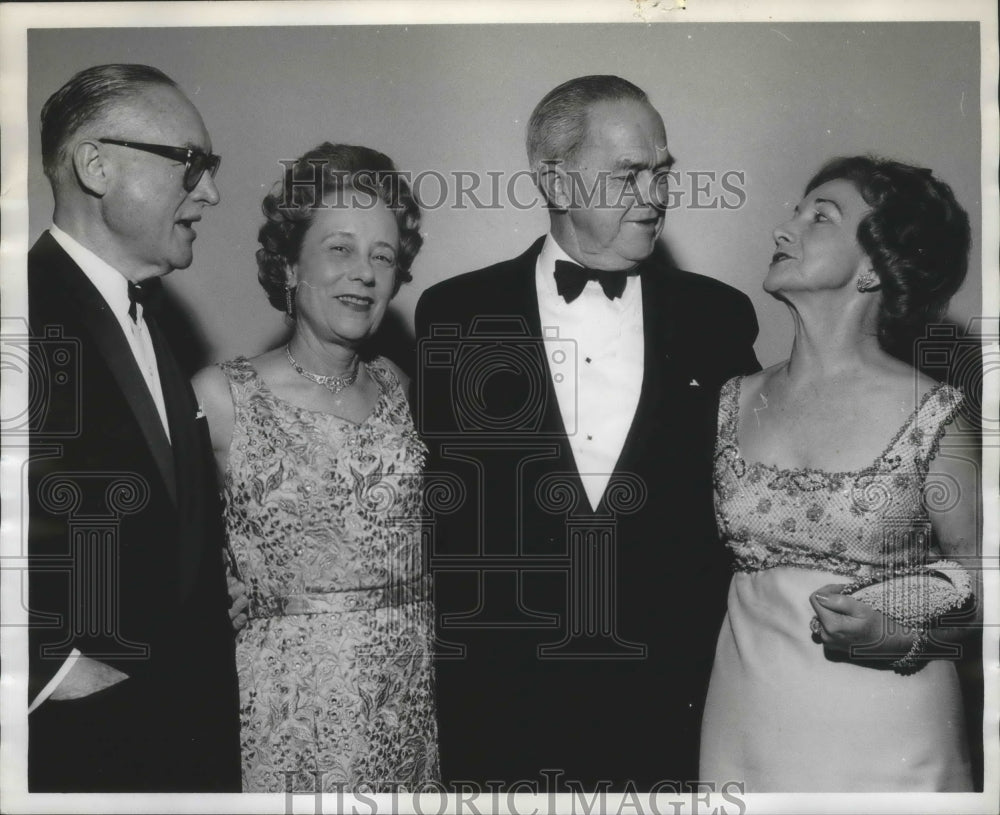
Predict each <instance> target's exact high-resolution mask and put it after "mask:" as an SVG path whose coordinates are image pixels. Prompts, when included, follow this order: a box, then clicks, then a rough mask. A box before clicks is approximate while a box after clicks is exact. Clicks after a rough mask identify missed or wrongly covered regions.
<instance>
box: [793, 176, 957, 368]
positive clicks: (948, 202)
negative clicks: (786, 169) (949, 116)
mask: <svg viewBox="0 0 1000 815" xmlns="http://www.w3.org/2000/svg"><path fill="white" fill-rule="evenodd" d="M836 179H845V180H847V181H850V182H851V183H852V184H854V186H855V188H857V190H858V192H859V193H861V197H862V198H864V200H865V202H866V203H867V204H868V205H869V206H870V207H871V208H872V209H871V212H869V213H868V214H867V215H866V216H865V217H864V218H863V219H862V220H861V223H860V224H858V235H857V238H858V243H859V244H860V245H861V248H862V249H864V251H865V252H866V253H867V255H868V257H869V258H870V259H871V261H872V266H873V267H874V270H875V273H876V274H877V275H878V279H879V283H880V285H881V293H882V302H881V307H880V309H879V315H878V336H879V342H880V343H881V345H882V347H883V348H884V349H885V350H887V351H889V352H890V353H893V354H896V355H897V356H900V357H901V358H903V359H909V358H910V357H911V356H912V353H913V341H914V340H915V339H917V338H918V337H920V336H923V334H924V332H925V330H926V326H927V325H928V324H929V323H933V322H935V321H938V320H940V319H941V318H942V317H943V316H944V313H945V310H946V308H947V306H948V301H949V300H950V299H951V297H952V295H954V294H955V292H957V291H958V290H959V288H960V287H961V286H962V282H963V281H964V280H965V274H966V271H967V270H968V265H969V244H970V241H971V234H970V230H969V216H968V214H966V212H965V210H964V209H963V208H962V206H961V205H960V204H959V203H958V202H957V201H956V200H955V195H954V193H953V192H952V191H951V187H949V186H948V185H947V184H945V183H944V182H943V181H940V180H938V179H936V178H934V176H933V175H932V173H931V171H930V170H927V169H924V168H922V167H913V166H911V165H909V164H903V163H901V162H898V161H890V160H888V159H882V158H878V157H876V156H849V157H844V158H835V159H833V160H831V161H829V162H828V163H827V164H826V165H825V166H824V167H823V168H822V169H821V170H820V171H819V172H818V173H817V174H816V175H815V176H813V178H812V180H811V181H810V182H809V185H808V186H807V187H806V194H807V195H808V194H809V193H810V192H811V191H812V190H814V189H815V188H816V187H818V186H820V185H821V184H825V183H826V182H828V181H834V180H836Z"/></svg>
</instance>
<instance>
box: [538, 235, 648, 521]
mask: <svg viewBox="0 0 1000 815" xmlns="http://www.w3.org/2000/svg"><path fill="white" fill-rule="evenodd" d="M557 260H567V261H569V262H570V263H575V261H574V260H573V259H572V258H571V257H570V256H569V255H567V254H566V252H565V251H563V249H562V247H561V246H559V244H558V243H557V242H556V240H555V238H553V237H552V235H551V234H549V235H548V237H546V239H545V243H544V244H543V246H542V251H541V253H540V254H539V256H538V260H537V262H536V263H535V289H536V291H537V293H538V311H539V316H540V317H541V323H542V338H543V342H544V344H545V352H546V353H545V356H546V359H547V360H548V363H549V375H550V376H551V377H552V385H553V387H554V389H555V393H556V399H557V400H558V402H559V412H560V414H562V419H563V424H564V426H565V428H566V435H567V436H568V437H569V443H570V447H571V448H572V450H573V457H574V460H575V462H576V468H577V470H578V471H579V473H580V478H581V480H582V481H583V486H584V489H585V490H586V492H587V498H588V500H589V501H590V505H591V506H592V507H593V508H594V509H597V505H598V504H599V503H600V501H601V496H602V495H603V494H604V490H605V489H606V488H607V486H608V481H609V480H610V478H611V474H612V473H613V472H614V470H615V465H616V464H617V462H618V457H619V456H620V455H621V452H622V448H623V447H624V446H625V439H626V437H627V436H628V432H629V429H630V428H631V426H632V419H633V418H634V417H635V411H636V407H637V406H638V404H639V393H640V391H641V390H642V375H643V368H644V365H643V357H644V354H645V344H644V342H643V325H642V281H641V280H640V278H639V276H638V275H637V274H629V275H628V279H627V281H626V283H625V291H624V292H623V293H622V296H621V297H618V298H615V299H614V300H609V299H608V297H607V295H606V294H605V293H604V289H602V288H601V284H600V283H598V282H597V281H596V280H589V281H587V284H586V286H585V287H584V289H583V292H582V293H581V294H580V296H579V297H578V298H576V299H575V300H574V301H573V302H572V303H567V302H566V301H565V300H564V299H563V298H562V296H561V295H560V294H559V292H558V291H557V290H556V281H555V266H556V261H557Z"/></svg>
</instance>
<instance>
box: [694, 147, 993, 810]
mask: <svg viewBox="0 0 1000 815" xmlns="http://www.w3.org/2000/svg"><path fill="white" fill-rule="evenodd" d="M969 235H970V233H969V223H968V218H967V216H966V214H965V212H964V211H963V210H962V208H961V207H960V206H959V205H958V203H957V202H956V201H955V198H954V196H953V195H952V192H951V190H950V188H949V187H948V186H947V185H945V184H943V183H942V182H940V181H938V180H937V179H935V178H933V176H932V175H931V173H930V171H928V170H922V169H918V168H915V167H910V166H908V165H905V164H899V163H897V162H892V161H885V160H879V159H873V158H869V157H855V158H848V159H838V160H834V161H833V162H831V163H830V164H828V165H827V166H826V167H824V168H823V169H822V170H821V171H820V172H819V173H818V174H817V175H816V176H815V177H814V178H813V179H812V181H811V182H810V183H809V185H808V187H807V188H806V194H805V198H804V199H803V200H802V202H801V203H800V204H799V205H798V206H797V207H796V208H795V212H794V214H793V215H792V217H791V218H790V219H789V220H788V221H787V222H786V223H784V224H782V225H781V226H779V227H778V228H777V229H776V230H775V232H774V239H775V244H776V251H775V254H774V257H773V260H772V263H771V266H770V269H769V271H768V273H767V277H766V279H765V281H764V288H765V290H766V291H768V292H770V293H771V294H772V295H774V296H775V297H777V298H778V299H780V300H782V301H783V302H784V303H785V304H786V305H787V306H788V308H789V310H790V312H791V315H792V319H793V322H794V325H795V339H794V342H793V345H792V351H791V355H790V357H789V359H788V360H786V361H785V362H782V363H780V364H778V365H775V366H773V367H771V368H769V369H767V370H764V371H762V372H761V373H759V374H755V375H752V376H748V377H743V378H738V379H733V380H730V381H729V382H728V383H726V385H725V386H724V387H723V391H722V394H721V402H720V409H719V436H718V443H717V447H716V463H715V489H716V495H715V501H716V512H717V516H718V523H719V528H720V531H721V534H722V536H723V538H724V540H725V542H726V544H727V545H728V546H729V548H730V549H731V550H732V552H733V554H734V556H735V565H736V574H735V575H734V578H733V581H732V584H731V586H730V592H729V607H728V614H727V617H726V620H725V622H724V624H723V627H722V631H721V634H720V637H719V643H718V647H717V651H716V658H715V664H714V668H713V672H712V678H711V682H710V687H709V693H708V700H707V705H706V710H705V715H704V726H703V731H702V744H701V768H700V775H699V777H700V778H702V779H703V780H712V781H715V782H716V783H718V784H720V785H722V784H725V783H726V782H740V783H743V784H744V785H745V790H746V791H747V792H803V791H811V792H861V791H881V792H903V791H905V792H911V791H914V792H915V791H964V790H969V789H970V788H971V786H970V784H971V779H970V767H969V753H968V746H967V741H966V738H967V737H966V733H965V719H964V713H963V707H962V698H961V694H960V689H959V683H958V676H957V672H956V669H955V663H954V659H955V656H956V655H957V654H958V653H960V648H959V647H957V646H959V645H960V639H961V635H962V633H963V631H962V630H958V629H956V628H954V627H952V628H948V629H944V628H941V627H937V628H931V629H930V631H928V632H927V634H928V636H927V637H924V636H923V635H922V632H920V631H919V630H915V629H911V628H906V627H900V626H891V625H888V626H887V624H886V617H884V616H883V614H881V613H880V612H878V611H875V610H874V609H873V608H872V607H870V606H868V605H866V604H864V603H862V602H860V601H858V600H856V599H854V598H852V597H850V596H847V595H846V594H841V591H842V589H843V588H844V586H845V584H848V583H851V582H852V581H856V580H862V581H863V580H874V579H877V578H878V577H879V576H883V575H887V574H891V573H894V572H898V571H900V570H901V569H905V568H908V567H912V566H914V565H918V564H921V563H926V562H928V561H933V560H937V559H941V558H942V557H947V558H949V559H951V560H958V561H961V563H962V564H963V565H964V566H965V567H966V568H967V569H968V570H969V571H970V572H972V573H974V574H975V573H977V565H976V564H977V561H976V560H975V558H976V553H977V544H978V540H977V531H976V516H977V511H976V509H977V496H978V485H977V482H976V473H977V463H976V452H977V451H976V449H975V443H974V442H972V443H970V441H969V439H968V435H966V437H965V438H964V439H963V434H962V433H960V432H958V428H957V427H956V425H957V423H954V420H955V419H956V417H958V416H959V415H960V411H961V410H962V406H963V395H962V393H961V392H960V391H959V390H957V389H955V388H953V387H950V386H949V385H946V384H942V383H937V382H934V381H933V380H931V379H929V378H928V377H926V376H924V375H922V374H921V373H919V372H918V371H916V370H914V368H912V367H911V366H910V365H908V364H906V363H904V362H901V361H900V359H906V360H910V359H912V358H913V353H914V347H915V342H916V341H917V340H918V339H919V338H920V337H921V336H923V335H924V332H925V329H926V325H927V324H928V323H929V322H930V321H933V320H934V319H936V318H939V316H940V315H941V314H942V313H943V311H944V308H945V306H946V304H947V302H948V300H949V298H950V297H951V296H952V295H953V294H954V293H955V292H956V291H957V290H958V288H959V287H960V286H961V284H962V281H963V279H964V276H965V272H966V266H967V257H968V251H969V241H970V237H969ZM970 435H971V434H970ZM943 447H947V449H946V450H944V451H943V452H942V448H943ZM973 617H974V614H972V613H969V614H967V616H966V625H968V624H969V623H970V622H973V621H974V620H973V619H972V618H973ZM966 630H967V629H966Z"/></svg>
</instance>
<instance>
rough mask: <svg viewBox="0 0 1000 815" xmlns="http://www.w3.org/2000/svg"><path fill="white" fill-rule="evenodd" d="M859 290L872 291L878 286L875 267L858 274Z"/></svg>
mask: <svg viewBox="0 0 1000 815" xmlns="http://www.w3.org/2000/svg"><path fill="white" fill-rule="evenodd" d="M857 286H858V291H861V292H865V291H871V290H872V289H874V288H876V287H877V286H878V277H877V276H876V274H875V270H874V269H867V270H866V271H865V272H864V273H863V274H860V275H858V282H857Z"/></svg>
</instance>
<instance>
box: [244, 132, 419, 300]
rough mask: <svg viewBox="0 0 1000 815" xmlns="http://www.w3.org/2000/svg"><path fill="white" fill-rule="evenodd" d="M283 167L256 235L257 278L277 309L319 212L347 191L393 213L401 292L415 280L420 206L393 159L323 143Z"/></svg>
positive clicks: (341, 145) (267, 198) (344, 145)
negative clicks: (327, 201)
mask: <svg viewBox="0 0 1000 815" xmlns="http://www.w3.org/2000/svg"><path fill="white" fill-rule="evenodd" d="M283 164H284V165H285V172H284V175H283V176H282V179H281V181H279V182H277V183H276V184H275V185H274V188H273V189H272V190H271V192H270V193H269V194H268V195H267V196H266V197H265V198H264V201H263V203H262V204H261V209H262V210H263V212H264V217H265V218H267V220H266V221H265V222H264V225H263V226H262V227H261V228H260V232H259V233H258V234H257V240H258V241H259V242H260V245H261V248H260V249H258V250H257V279H258V280H259V281H260V285H261V286H263V287H264V291H265V292H267V300H268V302H269V303H270V304H271V305H272V306H274V307H275V308H276V309H278V310H279V311H284V310H285V271H286V269H287V267H288V266H289V265H291V264H293V263H296V262H297V261H298V259H299V253H300V252H301V251H302V241H303V239H304V238H305V234H306V232H307V231H308V230H309V227H310V226H311V225H312V222H313V216H314V215H315V214H316V211H317V210H319V209H323V208H324V207H326V206H327V204H324V201H323V199H324V197H326V198H327V199H329V198H330V196H332V195H335V196H337V197H338V199H339V196H340V194H341V193H343V192H344V191H345V190H347V189H354V190H357V191H358V192H362V193H367V194H370V195H373V196H377V197H378V198H379V200H381V201H382V202H383V203H384V204H385V205H386V206H387V207H388V208H389V209H390V210H391V211H392V214H393V215H394V216H395V217H396V223H397V224H398V225H399V254H398V255H397V257H396V289H397V290H398V289H399V287H400V286H401V285H402V284H403V283H408V282H409V281H410V280H412V279H413V277H412V275H411V274H410V265H411V264H412V263H413V259H414V258H415V257H416V256H417V252H419V251H420V246H421V245H422V244H423V238H422V237H421V236H420V207H419V206H418V205H417V202H416V200H415V199H414V197H413V194H412V193H411V192H410V187H409V185H408V184H407V183H406V181H405V180H404V179H403V177H402V175H401V174H400V173H399V172H398V171H397V170H396V166H395V165H394V164H393V163H392V159H390V158H389V157H388V156H386V155H384V154H382V153H379V152H378V151H377V150H372V149H370V148H368V147H358V146H355V145H350V144H331V143H330V142H323V144H321V145H319V146H318V147H316V148H314V149H312V150H310V151H309V152H308V153H306V154H305V155H303V156H301V157H300V158H299V159H297V160H296V161H295V162H294V163H291V162H283Z"/></svg>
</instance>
